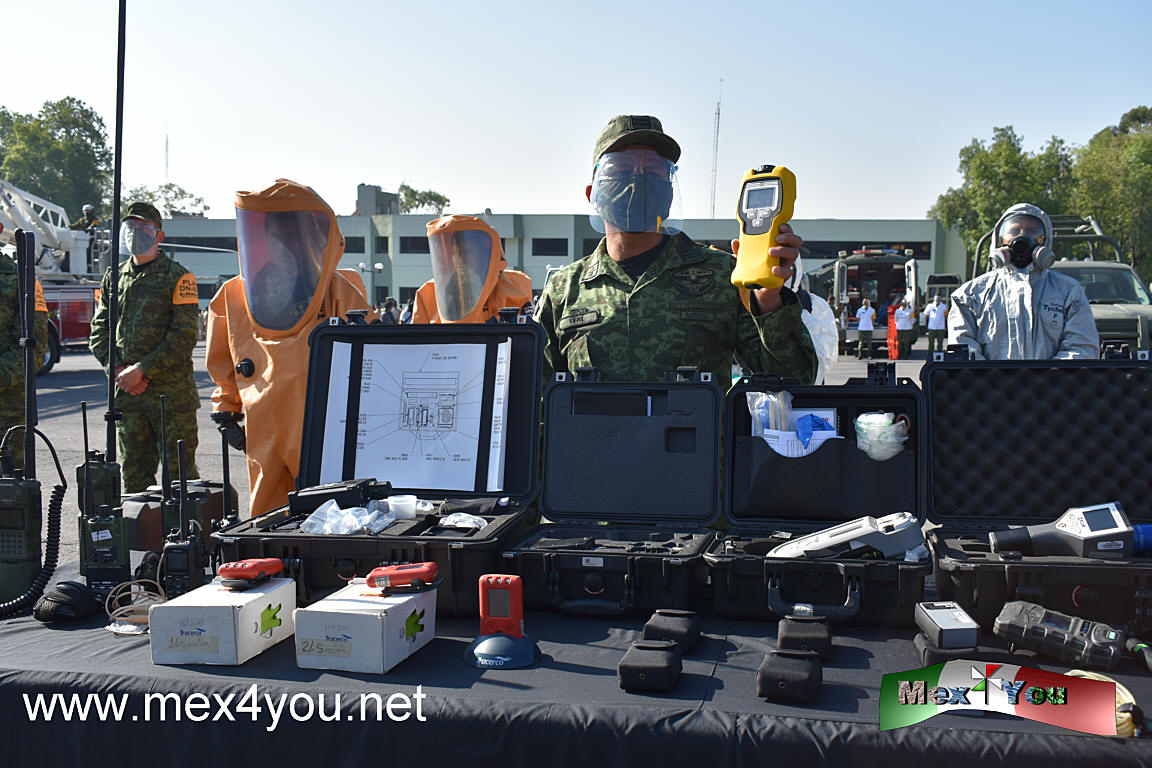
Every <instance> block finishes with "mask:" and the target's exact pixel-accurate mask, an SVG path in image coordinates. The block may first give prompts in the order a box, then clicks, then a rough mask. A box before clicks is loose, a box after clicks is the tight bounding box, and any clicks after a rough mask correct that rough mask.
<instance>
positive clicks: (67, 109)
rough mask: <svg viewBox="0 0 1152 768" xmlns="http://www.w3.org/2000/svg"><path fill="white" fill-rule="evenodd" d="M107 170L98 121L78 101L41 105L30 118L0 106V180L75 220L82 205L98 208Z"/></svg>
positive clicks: (109, 153) (109, 165) (108, 160)
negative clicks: (39, 199)
mask: <svg viewBox="0 0 1152 768" xmlns="http://www.w3.org/2000/svg"><path fill="white" fill-rule="evenodd" d="M111 172H112V151H111V150H110V149H109V148H108V132H107V130H106V129H105V127H104V121H103V120H102V119H101V118H100V115H99V114H97V113H96V111H95V110H93V109H92V108H91V107H89V106H88V105H86V104H85V103H84V102H82V101H80V100H79V99H76V98H73V97H71V96H69V97H66V98H63V99H60V100H59V101H46V102H44V105H43V106H42V107H41V108H40V111H39V112H38V113H37V114H35V115H25V114H20V113H18V112H10V111H8V110H7V109H4V108H3V107H0V178H4V179H6V180H8V181H10V182H11V183H13V184H15V185H16V186H17V187H20V188H21V189H26V190H28V191H29V192H32V193H33V194H36V195H39V196H40V197H43V198H45V199H47V200H50V201H52V202H54V203H56V204H57V205H60V206H62V207H63V208H64V210H65V211H66V212H67V213H68V214H69V216H72V217H75V216H77V215H79V213H80V208H81V207H82V206H83V205H84V204H86V203H91V204H93V205H95V206H96V207H97V208H101V207H102V203H103V202H104V199H105V195H106V194H107V190H108V186H109V180H110V178H111Z"/></svg>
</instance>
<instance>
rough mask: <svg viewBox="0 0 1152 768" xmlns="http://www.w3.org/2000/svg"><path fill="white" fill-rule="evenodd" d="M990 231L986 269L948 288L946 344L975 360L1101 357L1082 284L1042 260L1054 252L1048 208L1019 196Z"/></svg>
mask: <svg viewBox="0 0 1152 768" xmlns="http://www.w3.org/2000/svg"><path fill="white" fill-rule="evenodd" d="M993 232H994V233H995V234H994V237H993V238H992V244H991V246H990V250H989V253H988V256H989V261H990V263H991V264H992V270H991V271H990V272H985V273H984V274H983V275H980V276H979V277H975V278H973V279H971V280H969V281H968V282H966V283H964V284H963V285H961V286H960V287H959V288H957V289H956V290H955V292H953V294H952V307H951V309H950V310H949V311H948V344H949V345H952V344H962V345H964V346H966V347H968V349H969V350H971V352H972V353H973V354H975V355H976V357H977V359H980V360H1048V359H1095V358H1099V357H1100V336H1099V334H1098V333H1097V331H1096V323H1095V321H1094V320H1093V319H1092V310H1091V308H1090V307H1089V305H1088V297H1087V296H1086V295H1085V294H1084V288H1083V287H1081V285H1080V283H1079V282H1078V281H1077V280H1076V279H1075V278H1071V277H1068V276H1067V275H1062V274H1060V273H1058V272H1053V271H1052V270H1051V269H1049V268H1048V267H1050V266H1051V265H1052V262H1053V261H1054V260H1055V258H1056V255H1055V254H1054V253H1053V252H1052V222H1051V220H1050V219H1049V218H1048V214H1046V213H1044V211H1043V210H1041V209H1040V208H1038V207H1036V206H1035V205H1030V204H1028V203H1017V204H1016V205H1013V206H1012V207H1010V208H1008V210H1006V211H1004V214H1003V215H1002V216H1001V217H1000V220H999V221H998V222H996V226H995V227H994V228H993Z"/></svg>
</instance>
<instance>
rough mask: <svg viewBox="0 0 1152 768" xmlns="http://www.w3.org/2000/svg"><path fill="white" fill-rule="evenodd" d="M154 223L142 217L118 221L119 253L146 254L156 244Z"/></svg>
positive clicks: (153, 250)
mask: <svg viewBox="0 0 1152 768" xmlns="http://www.w3.org/2000/svg"><path fill="white" fill-rule="evenodd" d="M156 232H157V229H156V225H155V224H153V223H152V222H150V221H145V220H144V219H125V220H124V221H122V222H121V223H120V255H121V256H136V257H140V256H146V255H147V254H148V253H149V252H153V253H154V252H155V250H156V246H157V240H158V238H157V234H156Z"/></svg>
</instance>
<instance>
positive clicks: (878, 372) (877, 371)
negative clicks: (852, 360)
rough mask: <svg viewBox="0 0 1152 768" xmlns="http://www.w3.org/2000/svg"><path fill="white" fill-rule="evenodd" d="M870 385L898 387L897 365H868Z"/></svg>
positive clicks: (880, 363) (882, 363) (888, 363)
mask: <svg viewBox="0 0 1152 768" xmlns="http://www.w3.org/2000/svg"><path fill="white" fill-rule="evenodd" d="M868 383H869V384H870V385H872V386H874V387H890V386H896V363H891V362H883V361H881V362H878V363H868Z"/></svg>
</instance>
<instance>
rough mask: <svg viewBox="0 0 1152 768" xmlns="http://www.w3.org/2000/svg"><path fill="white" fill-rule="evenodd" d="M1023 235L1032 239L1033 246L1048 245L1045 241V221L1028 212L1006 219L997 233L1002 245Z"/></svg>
mask: <svg viewBox="0 0 1152 768" xmlns="http://www.w3.org/2000/svg"><path fill="white" fill-rule="evenodd" d="M1021 236H1023V237H1027V238H1028V239H1029V240H1031V241H1032V245H1033V246H1037V245H1046V243H1045V242H1044V240H1045V233H1044V223H1043V222H1042V221H1040V219H1038V218H1036V217H1035V216H1031V215H1029V214H1026V213H1018V214H1015V215H1012V216H1009V217H1008V218H1006V219H1004V221H1003V222H1002V223H1001V224H1000V230H999V231H998V232H997V233H996V237H997V238H998V239H999V240H1000V245H1002V246H1004V245H1008V244H1010V243H1011V242H1012V241H1013V240H1015V239H1016V238H1018V237H1021Z"/></svg>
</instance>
